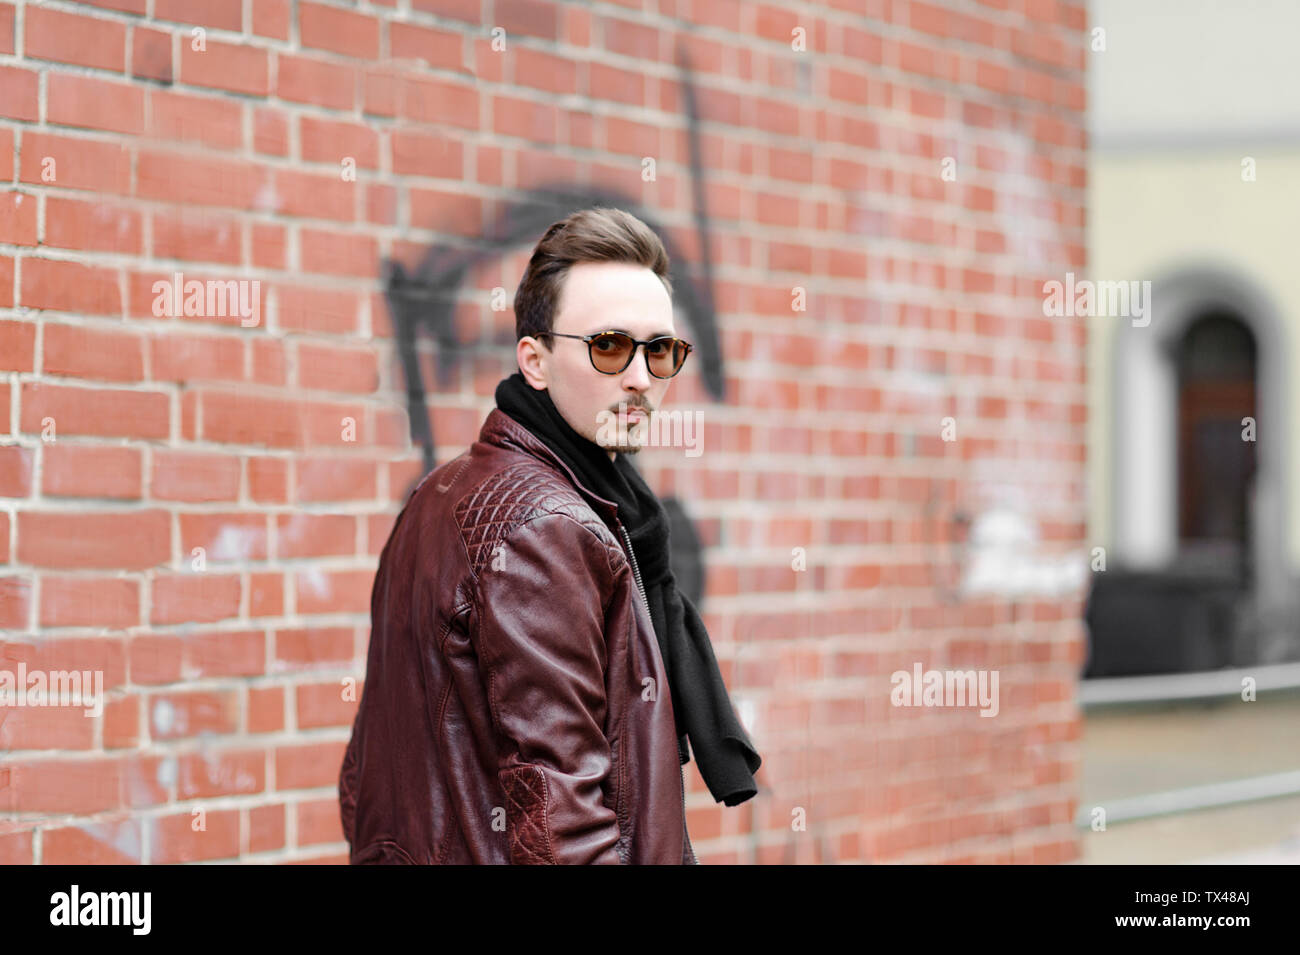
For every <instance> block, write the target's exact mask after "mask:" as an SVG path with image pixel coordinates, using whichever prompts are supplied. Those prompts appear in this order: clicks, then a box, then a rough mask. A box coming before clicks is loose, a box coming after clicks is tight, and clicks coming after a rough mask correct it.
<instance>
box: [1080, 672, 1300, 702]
mask: <svg viewBox="0 0 1300 955" xmlns="http://www.w3.org/2000/svg"><path fill="white" fill-rule="evenodd" d="M1243 677H1253V678H1254V680H1255V689H1256V690H1257V691H1259V692H1265V691H1270V690H1290V689H1297V688H1300V663H1274V664H1269V665H1267V666H1257V667H1241V668H1239V669H1234V670H1207V671H1202V672H1199V673H1169V674H1160V675H1156V676H1117V677H1099V678H1096V679H1090V680H1080V681H1079V705H1080V706H1082V707H1089V706H1105V705H1107V704H1111V703H1158V702H1162V701H1165V700H1171V701H1172V700H1193V699H1205V698H1212V697H1219V696H1223V697H1228V696H1235V697H1239V696H1240V695H1241V681H1242V678H1243Z"/></svg>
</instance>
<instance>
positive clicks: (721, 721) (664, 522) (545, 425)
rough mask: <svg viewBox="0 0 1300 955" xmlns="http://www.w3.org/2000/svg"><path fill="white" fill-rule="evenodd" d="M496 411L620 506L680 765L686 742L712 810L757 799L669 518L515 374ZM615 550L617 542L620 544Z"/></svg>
mask: <svg viewBox="0 0 1300 955" xmlns="http://www.w3.org/2000/svg"><path fill="white" fill-rule="evenodd" d="M496 402H497V407H498V408H499V409H500V410H501V411H502V412H504V413H505V414H507V415H509V416H510V417H511V418H513V419H514V420H515V421H517V422H519V423H520V424H521V425H523V426H524V427H525V428H527V429H528V430H529V431H530V432H531V433H532V434H533V435H534V436H535V437H536V438H537V439H538V440H539V441H541V442H543V443H544V444H545V445H546V446H547V447H549V448H550V449H551V450H552V451H554V452H555V453H556V454H557V455H558V456H559V457H560V460H562V461H563V462H564V463H565V464H567V465H568V466H569V467H570V469H572V471H573V473H574V475H575V476H576V477H577V478H578V480H579V481H580V482H582V484H583V485H584V486H585V487H586V488H587V489H588V490H589V491H591V492H592V493H593V494H596V495H598V496H599V497H603V498H605V499H606V500H610V501H613V502H614V503H615V504H617V505H618V519H619V522H620V523H621V524H622V525H623V527H624V528H626V530H627V533H628V536H629V537H630V538H631V540H632V550H633V552H634V553H635V554H636V561H637V568H638V569H639V570H640V571H641V583H642V586H643V587H644V588H645V592H646V602H647V603H648V604H649V605H650V620H651V622H652V623H653V624H654V630H655V637H656V639H657V640H658V642H659V651H660V654H661V655H662V656H663V660H664V669H665V671H666V672H667V674H668V684H669V690H670V692H671V693H672V700H673V713H674V716H675V718H676V723H677V749H678V757H679V758H680V760H681V762H683V763H685V762H687V761H689V760H690V752H689V750H688V749H687V746H686V739H687V737H688V736H689V737H690V744H691V749H693V750H694V751H695V756H696V759H697V760H698V762H699V768H700V775H701V776H702V777H703V778H704V782H705V783H706V784H707V785H708V787H709V792H711V793H712V794H713V800H714V802H722V803H725V804H726V805H728V806H738V805H740V803H742V802H744V801H745V800H747V799H750V798H752V797H753V796H755V795H757V793H758V785H757V783H755V782H754V773H756V772H758V768H759V766H760V765H762V762H763V760H762V758H761V757H760V756H759V755H758V751H757V750H756V749H755V748H754V745H753V743H752V742H750V739H749V735H748V734H747V733H746V732H745V728H744V726H742V725H741V723H740V720H739V719H737V717H736V714H735V710H734V709H733V708H732V705H731V698H730V697H729V696H728V695H727V687H726V685H725V684H724V683H723V681H722V674H721V672H719V670H718V661H717V659H716V658H715V657H714V655H713V644H712V643H711V642H710V640H709V634H708V631H707V630H705V629H704V621H703V620H701V619H700V614H699V612H698V611H697V610H696V609H695V607H694V605H692V604H691V602H690V599H689V598H687V597H686V595H685V594H682V593H681V592H680V591H679V590H678V589H677V581H676V579H675V578H674V577H673V572H672V569H671V567H670V566H669V541H668V513H667V512H666V511H665V510H664V506H663V504H661V503H660V501H659V499H658V498H657V497H655V495H654V492H653V491H651V490H650V487H649V485H647V484H646V483H645V479H644V478H643V477H641V474H640V472H638V471H637V469H636V468H635V467H634V466H633V465H632V463H631V462H630V461H628V460H627V455H624V454H615V455H614V460H613V461H611V460H610V459H609V452H608V451H606V450H605V449H604V448H602V447H600V446H599V445H598V444H595V443H594V442H592V441H589V440H588V439H586V438H584V437H583V436H582V435H580V434H578V432H576V431H574V430H573V428H572V427H571V426H570V425H569V423H568V422H567V421H565V420H564V417H563V416H562V415H561V414H560V412H559V409H558V408H556V407H555V403H554V402H553V401H552V400H551V393H550V392H549V391H547V390H545V389H543V390H541V391H539V390H537V389H535V388H533V387H532V386H531V385H529V384H528V382H526V381H525V380H524V376H523V375H522V374H521V373H520V372H517V371H516V372H515V373H514V374H513V375H510V376H509V377H508V378H505V379H504V380H502V382H501V383H500V384H499V385H497V389H496ZM620 543H621V542H620Z"/></svg>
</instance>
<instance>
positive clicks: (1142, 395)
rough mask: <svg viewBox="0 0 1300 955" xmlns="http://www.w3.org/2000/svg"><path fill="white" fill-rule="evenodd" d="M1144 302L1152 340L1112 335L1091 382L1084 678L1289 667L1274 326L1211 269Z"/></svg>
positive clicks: (1284, 436) (1282, 394)
mask: <svg viewBox="0 0 1300 955" xmlns="http://www.w3.org/2000/svg"><path fill="white" fill-rule="evenodd" d="M1150 300H1151V306H1152V314H1151V319H1150V322H1149V324H1147V325H1133V324H1130V323H1129V322H1127V321H1123V320H1121V323H1120V325H1119V326H1118V327H1116V329H1115V331H1114V335H1113V338H1112V347H1113V351H1112V352H1111V363H1110V367H1109V368H1108V369H1098V372H1099V373H1101V374H1107V373H1109V378H1110V384H1111V402H1112V404H1111V412H1112V413H1111V418H1110V426H1109V431H1110V435H1109V438H1110V455H1109V457H1110V467H1111V471H1110V475H1109V481H1108V485H1109V490H1110V494H1109V498H1110V508H1111V510H1110V528H1109V530H1110V533H1109V535H1108V537H1109V540H1108V547H1107V551H1108V553H1107V569H1106V570H1105V571H1102V572H1097V573H1094V574H1093V581H1092V589H1091V592H1090V595H1089V603H1088V611H1087V620H1088V625H1089V630H1090V636H1091V642H1090V648H1089V662H1088V666H1087V670H1086V672H1085V673H1084V676H1085V677H1101V676H1128V675H1138V674H1153V675H1154V674H1162V673H1179V672H1193V671H1206V670H1213V669H1219V668H1222V667H1229V666H1252V665H1255V664H1260V663H1277V662H1283V661H1288V660H1296V659H1300V619H1298V618H1297V612H1296V611H1297V600H1296V593H1295V591H1296V580H1295V577H1294V575H1293V573H1292V563H1291V559H1290V554H1289V552H1288V549H1287V537H1286V534H1287V529H1288V527H1289V525H1288V510H1289V507H1288V499H1287V495H1288V485H1289V483H1290V482H1289V481H1288V477H1287V475H1288V467H1289V452H1288V447H1287V446H1288V443H1289V441H1290V440H1291V432H1290V424H1289V421H1290V406H1289V399H1288V397H1287V391H1288V388H1289V387H1290V385H1289V381H1288V376H1287V355H1288V350H1287V344H1286V337H1285V334H1284V332H1285V329H1284V325H1283V322H1282V319H1281V316H1280V314H1279V312H1278V311H1277V309H1276V307H1275V306H1274V305H1273V303H1272V302H1271V301H1270V299H1269V298H1268V296H1266V295H1264V294H1263V293H1262V292H1261V291H1260V290H1259V288H1258V287H1257V286H1255V285H1254V284H1253V283H1251V282H1250V281H1248V280H1246V279H1244V278H1243V277H1242V276H1241V275H1240V274H1238V273H1236V272H1233V271H1230V270H1226V269H1224V268H1222V267H1221V266H1220V265H1218V264H1217V263H1198V264H1195V265H1189V267H1187V268H1185V269H1180V270H1178V271H1176V272H1173V273H1171V274H1168V275H1166V276H1165V277H1163V278H1161V279H1159V280H1156V281H1153V283H1152V294H1151V298H1150ZM1243 418H1248V419H1251V421H1252V422H1253V425H1254V430H1253V433H1252V432H1251V431H1250V430H1249V425H1250V423H1251V422H1248V423H1247V424H1246V425H1243V423H1242V419H1243ZM1243 431H1245V437H1243ZM1250 438H1254V440H1249V439H1250Z"/></svg>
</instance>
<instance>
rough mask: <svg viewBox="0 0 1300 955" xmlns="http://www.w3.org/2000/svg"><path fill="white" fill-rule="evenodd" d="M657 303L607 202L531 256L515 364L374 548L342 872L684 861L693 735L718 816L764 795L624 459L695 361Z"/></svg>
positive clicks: (571, 221) (634, 240)
mask: <svg viewBox="0 0 1300 955" xmlns="http://www.w3.org/2000/svg"><path fill="white" fill-rule="evenodd" d="M671 293H672V286H671V284H670V283H669V279H668V256H667V254H666V253H665V251H664V248H663V245H662V243H661V242H660V241H659V238H658V237H657V236H656V235H655V234H654V232H653V231H652V230H651V229H649V228H648V227H647V226H646V225H645V224H644V223H643V222H641V221H640V220H638V219H637V218H635V217H634V216H632V215H629V214H628V213H626V212H623V211H621V210H617V209H605V208H596V209H589V210H584V211H581V212H576V213H574V214H573V215H570V216H569V217H568V218H566V219H564V220H562V221H560V222H557V223H555V224H553V225H552V226H551V227H550V228H549V229H548V230H547V231H546V234H545V235H544V236H543V237H542V239H541V241H540V242H539V243H538V245H537V247H536V248H535V249H534V251H533V254H532V257H531V259H530V260H529V263H528V266H527V268H526V270H525V272H524V275H523V278H522V280H521V282H520V285H519V289H518V291H517V293H516V296H515V327H516V337H517V338H518V343H517V346H516V359H517V361H518V365H519V369H520V370H519V371H518V372H516V373H515V374H513V375H511V376H510V377H508V378H506V379H505V380H504V381H502V382H501V383H500V385H498V387H497V391H496V402H497V407H496V408H495V409H493V411H492V412H491V413H490V414H489V415H488V416H487V420H486V421H485V422H484V424H483V428H482V430H481V432H480V434H479V439H478V441H477V442H475V443H474V444H473V445H472V446H471V447H470V448H469V449H468V450H467V451H466V452H465V453H464V454H462V455H460V456H459V457H458V458H456V459H455V460H453V461H450V462H448V463H446V464H444V465H443V466H441V467H439V468H437V469H436V470H434V471H432V472H431V473H430V474H428V475H426V476H425V478H424V479H423V480H422V481H421V482H420V484H419V485H417V487H416V488H415V490H414V491H413V492H412V493H411V496H410V498H409V499H408V501H407V503H406V506H405V507H404V508H403V509H402V512H401V513H400V514H399V515H398V517H397V521H396V523H395V525H394V527H393V531H392V534H391V535H390V537H389V539H388V542H387V544H386V545H385V546H384V550H383V553H382V555H381V556H380V560H379V569H378V573H377V574H376V577H375V584H374V590H373V592H372V595H371V635H370V650H369V655H368V659H367V664H366V682H365V689H364V692H363V693H362V698H361V703H360V706H359V708H358V711H357V716H356V720H355V722H354V724H353V729H352V739H351V741H350V742H349V744H348V748H347V752H346V754H345V756H344V761H343V767H342V770H341V772H340V776H339V796H340V807H341V813H342V820H343V831H344V834H345V836H346V837H347V840H348V842H349V844H350V849H351V851H350V861H351V862H352V863H354V864H357V863H390V862H397V863H419V864H464V863H514V864H533V863H549V864H568V863H613V864H619V863H624V864H647V863H648V864H673V865H678V864H693V863H695V862H696V861H697V860H696V858H695V854H694V851H693V849H692V847H691V844H690V837H689V835H688V833H687V831H686V811H685V810H686V798H685V787H684V776H683V772H682V769H681V764H682V763H684V762H686V761H687V759H689V752H690V750H688V748H687V740H688V739H689V744H690V748H691V749H693V751H694V753H695V756H696V760H697V763H698V764H699V767H700V772H701V774H702V775H703V777H704V780H705V782H706V783H707V784H708V786H709V789H710V792H711V793H712V794H713V797H714V799H715V801H718V802H725V803H726V804H727V805H732V806H734V805H737V804H739V803H741V802H743V801H745V800H746V799H749V798H751V797H752V796H754V795H755V793H756V792H757V786H756V784H755V782H754V777H753V774H754V773H755V772H757V770H758V768H759V766H760V764H761V759H760V757H759V755H758V753H757V751H756V750H755V749H754V746H753V744H752V743H751V742H750V740H749V737H748V735H747V734H746V732H745V730H744V728H743V727H742V726H741V724H740V722H739V720H738V719H737V718H736V715H735V712H734V710H733V708H732V706H731V702H730V699H729V698H728V696H727V690H726V687H725V686H724V684H723V681H722V677H721V675H720V673H719V671H718V666H717V661H716V659H715V658H714V655H713V649H712V646H711V645H710V643H709V637H708V633H707V632H706V631H705V629H704V626H703V623H702V622H701V621H700V617H699V614H698V613H697V612H696V610H695V608H694V607H693V606H692V605H691V604H690V602H689V600H687V599H686V598H685V597H683V596H682V595H681V594H680V593H678V591H677V588H676V583H675V580H674V578H673V574H672V571H671V569H670V567H669V560H668V553H669V547H668V520H667V515H666V512H665V511H664V509H663V506H662V505H661V504H660V503H659V501H658V499H657V498H656V497H655V496H654V494H653V493H652V492H651V491H650V489H649V488H648V487H647V486H646V484H645V481H644V480H643V479H642V478H641V476H640V475H639V473H638V472H637V470H636V468H635V467H633V466H632V464H631V463H630V462H629V461H628V460H627V455H630V454H634V453H636V451H637V450H638V448H639V447H640V444H641V443H642V442H641V441H639V440H638V438H637V437H636V436H635V433H634V429H637V428H644V427H646V426H647V416H648V415H649V414H650V413H652V412H654V410H655V409H656V408H658V407H659V406H660V405H661V404H662V402H663V400H664V395H665V393H666V392H667V390H668V385H669V382H670V380H671V378H672V376H673V375H675V374H677V372H678V371H680V370H681V367H682V363H683V362H684V361H685V358H686V355H687V354H689V352H690V349H691V346H690V345H689V344H688V343H686V342H685V341H682V340H681V339H679V338H677V336H676V332H675V331H674V330H673V309H672V299H671ZM620 412H622V413H620ZM674 770H676V772H674Z"/></svg>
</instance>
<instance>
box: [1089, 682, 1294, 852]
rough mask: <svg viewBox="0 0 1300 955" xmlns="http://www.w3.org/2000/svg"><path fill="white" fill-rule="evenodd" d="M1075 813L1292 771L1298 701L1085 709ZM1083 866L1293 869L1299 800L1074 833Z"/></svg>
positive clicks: (1278, 695)
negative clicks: (1079, 804) (1079, 808)
mask: <svg viewBox="0 0 1300 955" xmlns="http://www.w3.org/2000/svg"><path fill="white" fill-rule="evenodd" d="M1082 748H1083V776H1082V793H1081V795H1082V806H1083V807H1084V809H1085V810H1086V809H1089V808H1091V807H1093V806H1106V805H1107V804H1108V803H1110V804H1112V805H1115V804H1116V803H1115V801H1116V800H1118V799H1130V798H1132V797H1139V796H1148V795H1151V794H1155V793H1166V792H1170V791H1188V790H1190V789H1192V788H1193V787H1197V786H1204V785H1207V784H1212V783H1227V782H1234V781H1240V780H1255V779H1263V778H1265V777H1269V776H1273V775H1275V774H1279V773H1286V772H1295V771H1296V770H1298V769H1300V693H1297V692H1295V691H1289V692H1282V691H1278V692H1271V693H1263V694H1261V695H1260V697H1259V699H1258V700H1256V701H1254V702H1249V703H1247V702H1243V701H1241V700H1240V699H1238V698H1229V699H1226V700H1213V701H1184V702H1179V703H1172V704H1146V705H1129V706H1122V707H1121V706H1116V707H1097V708H1089V709H1087V710H1085V711H1084V730H1083V739H1082ZM1082 835H1083V839H1082V843H1083V857H1082V859H1081V860H1080V861H1081V862H1082V863H1083V864H1086V865H1108V864H1109V865H1133V864H1148V863H1151V864H1175V865H1176V864H1188V865H1206V864H1214V865H1295V864H1300V794H1296V795H1284V796H1275V797H1271V798H1266V799H1257V800H1253V801H1249V802H1241V803H1236V804H1233V805H1227V806H1221V807H1215V808H1203V809H1195V810H1191V811H1184V812H1176V813H1172V814H1168V815H1160V816H1154V817H1150V818H1143V819H1134V820H1130V821H1108V824H1107V828H1106V831H1104V832H1094V831H1092V830H1091V829H1089V830H1085V831H1083V833H1082Z"/></svg>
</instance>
